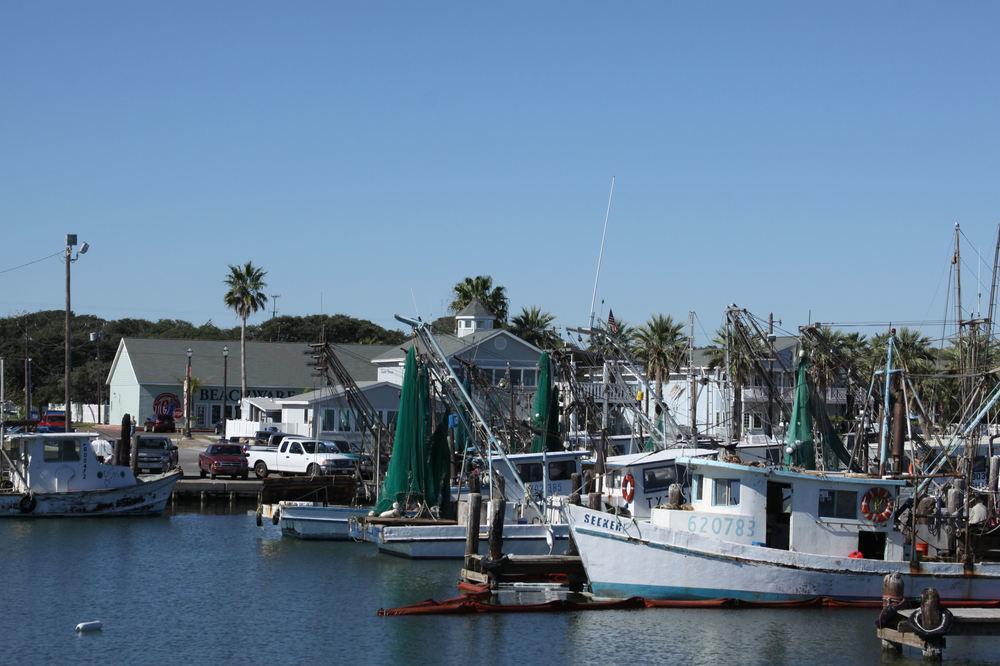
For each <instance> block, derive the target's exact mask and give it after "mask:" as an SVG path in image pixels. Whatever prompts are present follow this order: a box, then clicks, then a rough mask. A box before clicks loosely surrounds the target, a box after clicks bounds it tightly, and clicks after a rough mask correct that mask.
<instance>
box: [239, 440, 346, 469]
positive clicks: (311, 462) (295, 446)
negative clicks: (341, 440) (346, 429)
mask: <svg viewBox="0 0 1000 666" xmlns="http://www.w3.org/2000/svg"><path fill="white" fill-rule="evenodd" d="M247 457H248V458H249V459H248V460H247V463H248V464H249V465H250V468H251V469H253V473H254V474H256V475H257V478H258V479H266V478H267V475H268V474H270V473H271V472H281V473H282V474H306V475H308V476H329V475H333V474H354V471H355V469H356V467H357V462H358V461H357V456H354V455H351V454H344V453H341V452H340V449H339V448H338V447H337V445H336V444H335V443H334V442H325V441H323V440H317V439H310V438H308V437H285V438H284V439H282V440H281V443H280V444H279V445H278V446H276V447H274V446H251V447H250V448H249V449H248V450H247Z"/></svg>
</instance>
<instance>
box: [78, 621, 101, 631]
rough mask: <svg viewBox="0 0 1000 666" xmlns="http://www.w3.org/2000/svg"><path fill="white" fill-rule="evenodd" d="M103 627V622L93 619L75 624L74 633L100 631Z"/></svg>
mask: <svg viewBox="0 0 1000 666" xmlns="http://www.w3.org/2000/svg"><path fill="white" fill-rule="evenodd" d="M103 628H104V623H103V622H101V621H99V620H94V621H93V622H81V623H80V624H78V625H76V629H75V631H76V633H78V634H82V633H85V632H88V631H100V630H101V629H103Z"/></svg>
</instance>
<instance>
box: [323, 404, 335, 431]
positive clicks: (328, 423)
mask: <svg viewBox="0 0 1000 666" xmlns="http://www.w3.org/2000/svg"><path fill="white" fill-rule="evenodd" d="M336 423H337V417H336V410H335V409H324V410H323V426H322V429H323V430H324V431H326V432H332V431H333V430H334V428H335V427H336Z"/></svg>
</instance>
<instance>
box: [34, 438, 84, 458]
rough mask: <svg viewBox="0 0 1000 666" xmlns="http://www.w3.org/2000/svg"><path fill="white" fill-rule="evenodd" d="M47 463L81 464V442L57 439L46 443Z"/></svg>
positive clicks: (45, 454)
mask: <svg viewBox="0 0 1000 666" xmlns="http://www.w3.org/2000/svg"><path fill="white" fill-rule="evenodd" d="M44 451H45V452H44V455H43V460H45V462H80V442H79V441H77V440H75V439H57V440H49V441H46V442H45V449H44Z"/></svg>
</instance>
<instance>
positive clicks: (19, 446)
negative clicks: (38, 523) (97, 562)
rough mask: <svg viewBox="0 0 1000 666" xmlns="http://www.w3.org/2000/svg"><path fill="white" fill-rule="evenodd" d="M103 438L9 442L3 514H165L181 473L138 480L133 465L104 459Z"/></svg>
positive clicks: (0, 458)
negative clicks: (98, 444) (99, 445)
mask: <svg viewBox="0 0 1000 666" xmlns="http://www.w3.org/2000/svg"><path fill="white" fill-rule="evenodd" d="M99 437H100V435H98V434H97V433H52V434H28V435H17V436H13V437H10V438H8V439H6V440H4V442H3V452H2V455H0V462H2V464H0V468H2V472H3V475H2V476H0V484H2V485H0V517H18V518H27V517H36V516H110V515H142V514H155V513H161V512H162V511H163V510H164V509H165V508H166V506H167V501H168V500H169V499H170V495H171V493H172V492H173V489H174V484H176V483H177V481H178V480H179V479H180V478H181V471H180V470H178V469H174V470H171V471H169V472H166V473H164V474H156V475H148V476H144V477H143V478H142V479H136V477H135V475H134V474H133V473H132V469H131V468H129V467H125V466H121V465H107V464H105V463H103V462H101V461H100V460H99V459H98V457H97V455H96V453H95V450H94V442H95V440H99Z"/></svg>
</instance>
